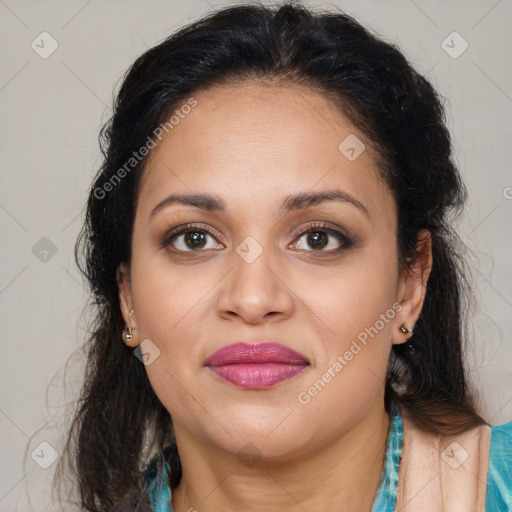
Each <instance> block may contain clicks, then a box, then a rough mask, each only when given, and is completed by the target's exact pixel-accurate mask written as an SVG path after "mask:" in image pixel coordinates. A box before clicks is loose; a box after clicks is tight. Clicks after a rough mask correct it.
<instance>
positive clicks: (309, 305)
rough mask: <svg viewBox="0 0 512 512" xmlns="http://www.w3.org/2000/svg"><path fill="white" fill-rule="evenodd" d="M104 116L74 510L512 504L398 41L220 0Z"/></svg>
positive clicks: (156, 51)
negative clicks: (470, 352) (479, 406)
mask: <svg viewBox="0 0 512 512" xmlns="http://www.w3.org/2000/svg"><path fill="white" fill-rule="evenodd" d="M103 136H104V139H103V142H104V144H103V152H104V156H105V160H104V163H103V166H102V168H101V171H100V172H99V173H98V175H97V177H96V179H95V182H94V184H93V186H92V188H91V191H90V195H89V200H88V205H87V217H86V223H85V225H84V228H83V231H82V233H81V236H80V238H79V240H78V242H77V247H76V255H77V261H78V262H79V264H80V255H81V254H82V253H84V254H85V258H86V262H85V268H84V273H85V275H86V277H87V278H88V280H89V283H90V285H91V289H92V291H93V293H94V297H95V303H96V305H97V320H96V323H95V326H94V329H93V331H92V335H91V338H90V340H89V343H88V358H89V359H88V366H87V370H86V381H85V385H84V388H83V391H82V396H81V400H80V404H79V408H78V410H77V413H76V417H75V420H74V423H73V427H72V429H71V432H70V436H69V439H68V445H67V449H68V456H69V458H70V461H71V462H72V464H73V465H72V467H74V469H75V471H76V477H77V479H78V484H79V485H78V488H79V492H80V501H81V503H80V505H81V506H82V507H83V508H84V509H85V510H91V511H107V510H109V511H110V510H154V511H158V512H163V511H170V510H173V511H174V512H185V511H193V510H197V511H199V512H203V511H204V512H207V511H212V510H235V509H237V510H254V511H256V510H258V511H259V510H286V511H288V510H307V511H310V512H313V511H319V510H344V511H357V512H361V511H368V512H370V511H372V512H376V511H392V510H405V511H406V512H407V511H422V510H428V511H429V512H432V511H441V510H442V511H444V512H447V511H454V510H464V511H466V512H467V511H470V510H471V511H477V510H478V511H484V510H486V511H498V510H499V511H502V510H510V506H511V503H512V469H511V465H512V463H511V458H512V422H511V423H507V424H505V425H501V426H491V425H488V424H487V423H486V421H485V420H484V419H483V418H482V417H481V416H479V414H478V412H477V410H476V407H475V403H474V399H473V397H472V396H471V394H470V391H469V390H468V383H467V378H466V374H465V369H464V365H463V348H464V346H463V340H464V322H465V317H464V313H465V310H464V307H463V305H464V304H465V302H464V299H465V296H466V294H467V293H468V290H467V289H466V287H465V277H464V276H465V274H464V263H463V260H462V258H461V254H462V244H461V243H460V242H459V241H458V239H457V236H456V234H455V233H454V232H453V230H452V228H451V227H450V223H449V220H450V219H449V217H448V214H449V213H450V211H451V210H454V209H455V210H456V209H461V208H462V206H463V203H464V200H465V195H466V191H465V188H464V185H463V183H462V180H461V177H460V175H459V173H458V171H457V169H456V168H455V166H454V164H453V161H452V157H451V143H450V136H449V133H448V131H447V129H446V126H445V124H444V111H443V108H442V106H441V103H440V99H439V97H438V95H437V94H436V92H435V91H434V90H433V88H432V86H431V85H430V84H429V82H428V81H427V80H426V79H425V78H424V77H422V76H421V75H419V74H418V73H417V72H416V71H414V69H412V67H411V66H410V65H409V64H408V62H407V60H406V59H405V57H404V56H403V55H402V54H401V53H400V51H399V50H398V49H397V48H396V47H394V46H392V45H390V44H388V43H385V42H383V41H382V40H380V39H378V38H377V37H376V36H374V35H372V34H370V33H369V32H368V31H367V30H366V29H364V28H363V27H362V26H361V25H359V24H358V23H357V22H356V21H355V20H354V19H352V18H351V17H349V16H346V15H344V14H341V13H321V12H316V13H314V12H312V11H309V10H307V9H306V8H304V7H302V6H300V5H292V4H289V5H283V6H282V7H280V8H270V7H263V6H260V5H253V6H242V5H240V6H235V7H231V8H228V9H223V10H220V11H218V12H216V13H213V14H211V15H209V16H208V17H205V18H203V19H202V20H199V21H197V22H195V23H193V24H191V25H189V26H187V27H185V28H183V29H181V30H180V31H178V32H177V33H176V34H174V35H172V36H171V37H169V38H168V39H166V40H165V41H163V42H162V43H160V44H159V45H157V46H155V47H154V48H152V49H150V50H148V51H147V52H146V53H145V54H144V55H142V56H141V57H139V58H138V59H137V60H136V62H135V63H134V64H133V66H132V67H131V69H130V70H129V72H128V74H127V75H126V77H125V79H124V82H123V84H122V87H121V89H120V92H119V94H118V97H117V101H116V104H115V112H114V115H113V117H112V119H111V121H110V122H109V123H108V124H107V125H106V126H105V128H104V130H103ZM154 454H156V455H154ZM150 455H154V456H153V459H152V461H151V463H150V464H149V466H147V467H146V464H147V461H148V460H149V456H150ZM61 469H62V466H61ZM141 472H142V473H141ZM507 507H508V508H507Z"/></svg>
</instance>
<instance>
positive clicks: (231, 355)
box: [205, 341, 309, 366]
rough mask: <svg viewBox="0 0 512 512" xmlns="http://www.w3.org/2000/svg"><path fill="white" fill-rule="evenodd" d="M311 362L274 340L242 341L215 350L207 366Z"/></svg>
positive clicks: (207, 361)
mask: <svg viewBox="0 0 512 512" xmlns="http://www.w3.org/2000/svg"><path fill="white" fill-rule="evenodd" d="M243 363H245V364H251V363H252V364H263V363H282V364H301V365H305V364H309V360H308V358H307V357H306V356H304V355H303V354H301V353H299V352H296V351H295V350H292V349H291V348H288V347H285V346H283V345H280V344H279V343H274V342H267V341H265V342H257V343H255V342H241V343H233V344H232V345H227V346H225V347H222V348H221V349H219V350H217V351H216V352H214V353H213V354H212V355H211V356H210V357H208V359H207V360H206V363H205V366H223V365H226V364H243Z"/></svg>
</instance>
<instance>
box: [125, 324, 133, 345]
mask: <svg viewBox="0 0 512 512" xmlns="http://www.w3.org/2000/svg"><path fill="white" fill-rule="evenodd" d="M133 329H134V328H133V327H125V328H124V329H123V341H124V342H125V343H128V342H129V341H131V340H132V338H133Z"/></svg>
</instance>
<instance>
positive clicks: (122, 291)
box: [116, 263, 139, 347]
mask: <svg viewBox="0 0 512 512" xmlns="http://www.w3.org/2000/svg"><path fill="white" fill-rule="evenodd" d="M116 281H117V286H118V292H119V306H120V308H121V313H122V315H123V318H124V323H125V324H126V325H127V326H128V327H131V328H132V329H133V330H134V331H135V332H134V335H133V338H132V339H131V340H130V341H125V343H126V345H128V346H129V347H136V346H137V345H138V344H139V336H138V335H136V334H137V321H136V319H135V315H134V314H132V313H131V311H133V310H132V308H133V298H132V286H131V277H130V268H129V266H128V265H127V264H126V263H122V264H121V265H119V267H118V269H117V273H116Z"/></svg>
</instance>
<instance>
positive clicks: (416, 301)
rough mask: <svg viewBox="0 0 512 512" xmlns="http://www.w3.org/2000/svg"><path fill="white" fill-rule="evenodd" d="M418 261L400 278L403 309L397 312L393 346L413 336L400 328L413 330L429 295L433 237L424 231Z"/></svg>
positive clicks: (418, 245)
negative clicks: (426, 296)
mask: <svg viewBox="0 0 512 512" xmlns="http://www.w3.org/2000/svg"><path fill="white" fill-rule="evenodd" d="M416 252H417V257H416V259H415V260H414V261H413V262H411V263H410V264H409V265H407V267H406V270H405V273H404V275H402V277H401V278H400V284H399V290H398V297H399V300H400V305H401V306H402V308H401V309H400V310H399V311H398V312H397V315H396V317H395V325H394V330H393V344H400V343H405V342H406V341H407V340H408V339H409V338H410V337H411V334H404V333H402V332H401V331H400V326H401V325H402V324H405V327H406V328H407V329H409V330H412V329H413V327H414V325H415V324H416V322H417V320H418V317H419V316H420V313H421V310H422V308H423V303H424V301H425V295H426V293H427V282H428V278H429V277H430V272H431V270H432V236H431V234H430V231H428V230H426V229H422V230H421V231H420V232H419V233H418V239H417V242H416Z"/></svg>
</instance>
